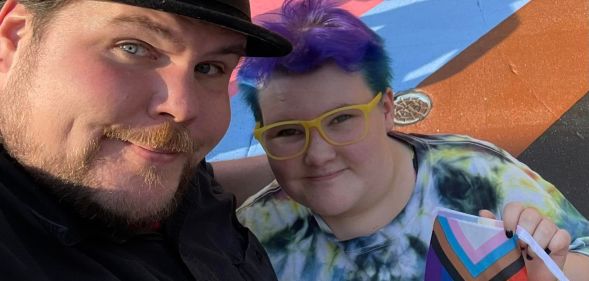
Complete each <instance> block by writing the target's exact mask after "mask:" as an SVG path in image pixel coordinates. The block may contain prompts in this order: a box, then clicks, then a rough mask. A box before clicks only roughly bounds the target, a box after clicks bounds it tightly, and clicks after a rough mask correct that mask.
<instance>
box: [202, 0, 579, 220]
mask: <svg viewBox="0 0 589 281" xmlns="http://www.w3.org/2000/svg"><path fill="white" fill-rule="evenodd" d="M251 2H253V3H252V13H253V14H254V15H255V14H260V13H264V12H268V11H272V10H275V9H277V8H278V7H279V5H280V4H281V2H282V1H277V0H271V1H269V0H251ZM342 2H343V3H344V4H343V7H344V8H346V9H348V10H349V11H351V12H352V13H354V14H356V15H358V16H360V17H361V19H362V20H363V21H364V22H365V23H366V24H367V25H369V26H370V27H371V28H373V29H374V30H375V31H376V32H377V33H378V34H379V35H381V36H382V37H383V38H384V39H385V42H386V45H387V50H388V51H389V53H390V56H391V58H392V68H393V72H394V80H393V87H394V90H395V92H396V93H399V95H397V97H398V98H399V104H400V106H399V108H400V109H401V110H400V111H399V112H397V117H398V119H399V127H398V129H399V130H400V131H403V132H413V133H425V134H438V133H458V134H467V135H470V136H473V137H476V138H479V139H483V140H488V141H490V142H493V143H495V144H497V145H499V146H501V147H503V148H504V149H506V150H507V151H509V152H510V153H512V154H513V155H515V156H516V157H518V158H519V159H520V160H522V161H524V162H525V163H527V164H528V165H530V166H531V167H532V168H533V169H535V170H536V171H538V172H539V173H540V174H541V175H542V176H543V177H544V178H546V179H548V180H549V181H551V182H553V183H554V184H556V185H557V186H558V187H559V189H560V190H561V191H562V192H563V193H564V194H565V196H566V197H567V198H569V199H570V200H571V201H572V202H573V203H574V204H575V205H576V206H577V207H578V208H580V209H582V211H583V212H584V213H585V214H589V207H587V205H589V204H587V203H586V201H587V200H589V1H588V0H384V1H383V0H348V1H345V0H344V1H342ZM410 92H421V93H423V94H425V95H426V96H427V98H429V100H428V101H420V100H405V101H403V100H402V98H401V97H402V96H403V95H402V94H404V93H410ZM231 95H232V97H231V105H232V121H231V125H230V128H229V131H228V132H227V134H226V136H225V138H224V139H223V140H222V141H221V143H220V144H219V145H218V146H217V147H216V148H215V150H213V151H212V152H211V154H210V155H209V156H208V158H209V160H212V161H215V160H221V159H234V158H242V157H247V156H254V155H259V154H262V153H263V151H262V149H261V147H260V146H259V145H258V144H257V143H256V141H255V140H254V139H253V137H252V134H251V132H252V128H253V127H254V121H253V118H252V117H251V113H250V111H249V109H247V107H246V106H245V104H244V102H243V101H242V99H241V96H240V94H239V93H238V92H237V91H236V90H235V87H234V86H232V87H231ZM426 103H431V104H430V105H431V109H430V110H424V106H425V105H427V104H426ZM426 114H427V115H426ZM413 117H420V118H423V120H421V121H419V122H417V123H413V124H410V125H405V124H404V123H410V122H409V121H412V120H408V119H411V118H413ZM405 121H407V122H405ZM402 125H404V126H402Z"/></svg>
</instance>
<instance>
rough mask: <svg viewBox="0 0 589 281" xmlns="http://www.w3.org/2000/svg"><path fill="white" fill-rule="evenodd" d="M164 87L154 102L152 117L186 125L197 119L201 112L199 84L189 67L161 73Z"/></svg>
mask: <svg viewBox="0 0 589 281" xmlns="http://www.w3.org/2000/svg"><path fill="white" fill-rule="evenodd" d="M160 75H161V79H162V86H161V87H160V89H159V91H158V93H156V94H155V95H154V97H153V100H152V105H151V107H150V111H151V114H152V115H155V116H158V117H161V116H163V117H166V118H170V119H172V120H173V121H174V122H178V123H186V122H189V121H191V120H192V119H194V118H196V116H197V115H198V111H199V105H200V102H199V97H201V96H202V95H199V91H202V90H203V89H200V87H199V85H198V83H197V82H196V80H195V78H194V71H193V70H192V69H191V68H188V67H169V68H168V69H165V70H162V71H160Z"/></svg>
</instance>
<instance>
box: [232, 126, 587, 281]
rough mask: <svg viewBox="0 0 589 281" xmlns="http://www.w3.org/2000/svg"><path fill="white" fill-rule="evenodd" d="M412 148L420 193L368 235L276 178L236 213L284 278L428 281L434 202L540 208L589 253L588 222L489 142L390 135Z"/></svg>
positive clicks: (464, 208)
mask: <svg viewBox="0 0 589 281" xmlns="http://www.w3.org/2000/svg"><path fill="white" fill-rule="evenodd" d="M390 136H391V137H393V138H396V139H398V140H400V141H402V142H405V143H407V144H409V145H410V146H412V147H413V149H414V152H415V157H416V159H415V160H416V163H415V164H416V165H415V166H416V168H417V180H416V184H415V190H414V192H413V195H412V197H411V198H410V200H409V202H408V204H407V206H406V207H405V209H404V210H403V211H402V212H401V213H400V214H399V215H398V216H397V217H396V218H395V219H393V221H391V222H390V223H389V224H388V225H386V226H385V227H383V228H381V229H380V230H378V231H377V232H375V233H373V234H372V235H369V236H364V237H358V238H354V239H351V240H346V241H339V240H337V239H336V238H335V236H334V235H333V234H332V232H331V231H330V229H329V227H328V226H327V225H326V224H325V223H324V222H323V221H322V220H321V218H320V217H319V216H316V215H314V214H313V213H312V212H311V211H310V210H309V209H308V208H306V207H304V206H302V205H300V204H298V203H297V202H295V201H293V200H292V199H290V198H289V197H288V195H286V193H285V192H284V191H282V189H281V188H280V186H279V185H278V184H277V183H276V182H274V183H273V184H271V185H269V186H267V187H266V188H264V189H263V190H262V191H260V192H259V193H258V194H256V195H255V196H253V197H251V198H250V199H249V200H248V201H247V202H246V203H244V205H243V206H242V207H241V208H240V209H239V210H238V217H239V219H240V221H241V222H242V223H243V224H244V225H245V226H247V227H248V228H250V229H251V230H252V231H253V232H254V233H255V234H256V236H257V237H258V238H259V239H260V241H261V242H262V245H263V246H264V247H265V249H266V250H267V252H268V254H269V256H270V259H271V261H272V264H273V266H274V270H275V271H276V273H277V274H278V278H279V280H282V281H288V280H293V281H294V280H296V281H301V280H309V281H311V280H312V281H316V280H326V281H327V280H423V278H424V271H425V258H426V252H427V249H428V247H429V243H430V237H431V233H432V227H433V222H434V218H435V215H436V214H435V209H436V207H438V206H440V207H446V208H450V209H454V210H457V211H461V212H465V213H469V214H475V215H476V214H478V211H479V210H480V209H488V210H491V211H493V212H494V213H495V214H496V215H497V217H498V218H500V215H499V212H500V211H501V210H502V209H503V206H504V205H505V204H507V203H508V202H512V201H519V202H523V203H525V204H528V205H530V206H534V207H535V208H537V209H538V210H539V211H540V212H541V213H542V214H543V215H544V216H547V217H550V218H552V220H553V221H554V222H555V223H556V224H557V225H558V226H559V227H561V228H565V229H567V230H568V231H569V233H570V234H571V236H572V237H573V242H572V244H571V246H570V249H571V251H576V252H580V253H583V254H586V255H589V222H588V221H587V220H586V219H585V218H584V217H583V216H582V215H581V214H579V212H578V211H577V210H576V209H575V208H574V207H573V206H572V205H571V204H570V203H569V202H568V201H567V200H566V199H565V198H564V197H563V195H562V194H561V193H560V192H559V191H558V190H557V189H556V188H555V187H554V186H553V185H552V184H550V183H548V182H547V181H545V180H543V179H542V178H541V177H540V176H538V174H536V173H535V172H533V171H532V170H530V169H529V168H528V167H527V166H525V165H524V164H522V163H520V162H518V161H517V160H516V159H515V158H513V157H512V156H511V155H509V154H508V153H506V152H505V151H503V150H501V149H499V148H497V147H495V146H493V145H492V144H490V143H487V142H482V141H479V140H475V139H472V138H468V137H465V136H458V135H438V136H422V135H406V134H400V133H395V134H391V135H390Z"/></svg>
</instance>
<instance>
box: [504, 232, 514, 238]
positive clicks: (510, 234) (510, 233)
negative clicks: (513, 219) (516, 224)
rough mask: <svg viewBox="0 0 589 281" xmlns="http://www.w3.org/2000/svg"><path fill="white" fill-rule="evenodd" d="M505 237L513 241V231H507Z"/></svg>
mask: <svg viewBox="0 0 589 281" xmlns="http://www.w3.org/2000/svg"><path fill="white" fill-rule="evenodd" d="M505 236H507V238H509V239H511V237H513V231H511V230H506V231H505Z"/></svg>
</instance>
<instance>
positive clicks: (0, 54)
mask: <svg viewBox="0 0 589 281" xmlns="http://www.w3.org/2000/svg"><path fill="white" fill-rule="evenodd" d="M31 21H32V15H31V13H30V12H29V11H28V10H27V9H26V8H25V6H23V5H22V4H20V3H19V2H18V1H17V0H7V1H6V2H5V3H4V6H2V9H1V10H0V73H6V72H8V70H10V68H11V66H12V63H13V59H14V56H15V54H16V50H17V48H18V44H19V42H20V41H21V39H23V37H24V36H25V34H26V30H27V28H30V26H29V25H30V22H31Z"/></svg>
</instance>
